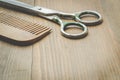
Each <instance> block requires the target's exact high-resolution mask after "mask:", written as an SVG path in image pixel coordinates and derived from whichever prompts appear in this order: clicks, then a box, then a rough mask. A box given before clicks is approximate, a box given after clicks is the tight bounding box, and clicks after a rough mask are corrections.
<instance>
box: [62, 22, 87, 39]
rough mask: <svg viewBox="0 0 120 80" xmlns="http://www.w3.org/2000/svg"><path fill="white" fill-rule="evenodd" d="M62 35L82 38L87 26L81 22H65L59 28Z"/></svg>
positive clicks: (85, 33)
mask: <svg viewBox="0 0 120 80" xmlns="http://www.w3.org/2000/svg"><path fill="white" fill-rule="evenodd" d="M61 32H62V35H63V36H65V37H68V38H74V39H77V38H83V37H85V36H86V35H87V33H88V32H87V27H86V26H85V25H84V24H82V23H67V24H65V25H64V26H63V27H62V28H61Z"/></svg>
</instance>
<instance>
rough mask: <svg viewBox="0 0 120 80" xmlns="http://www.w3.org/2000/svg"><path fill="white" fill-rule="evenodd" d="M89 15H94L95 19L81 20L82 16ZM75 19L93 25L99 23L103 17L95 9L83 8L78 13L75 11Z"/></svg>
mask: <svg viewBox="0 0 120 80" xmlns="http://www.w3.org/2000/svg"><path fill="white" fill-rule="evenodd" d="M85 15H87V16H85ZM89 15H92V16H94V17H96V18H97V19H96V20H93V21H87V20H82V17H88V16H89ZM75 20H76V21H79V22H81V23H83V24H85V25H86V26H94V25H98V24H101V23H102V22H103V19H102V16H101V15H100V13H98V12H96V11H92V10H85V11H82V12H80V13H76V14H75Z"/></svg>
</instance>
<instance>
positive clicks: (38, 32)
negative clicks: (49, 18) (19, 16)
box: [35, 28, 49, 35]
mask: <svg viewBox="0 0 120 80" xmlns="http://www.w3.org/2000/svg"><path fill="white" fill-rule="evenodd" d="M48 29H49V28H43V29H42V30H39V31H37V32H36V33H35V35H38V34H40V33H42V32H44V31H45V30H48Z"/></svg>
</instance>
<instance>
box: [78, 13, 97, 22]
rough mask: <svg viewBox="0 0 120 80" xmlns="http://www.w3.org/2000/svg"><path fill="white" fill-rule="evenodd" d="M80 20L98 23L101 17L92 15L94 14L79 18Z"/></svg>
mask: <svg viewBox="0 0 120 80" xmlns="http://www.w3.org/2000/svg"><path fill="white" fill-rule="evenodd" d="M79 18H80V19H81V20H84V21H89V22H90V21H96V20H97V19H98V18H99V17H98V16H95V15H92V14H84V15H81V16H79Z"/></svg>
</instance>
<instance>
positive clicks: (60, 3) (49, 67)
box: [0, 0, 120, 80]
mask: <svg viewBox="0 0 120 80" xmlns="http://www.w3.org/2000/svg"><path fill="white" fill-rule="evenodd" d="M21 1H23V2H26V3H29V4H31V5H38V6H43V7H47V8H51V9H55V10H60V11H64V12H77V11H82V10H86V9H91V10H96V11H98V12H100V13H101V14H102V16H103V18H104V22H103V24H101V25H99V26H95V27H89V35H88V36H87V37H86V38H84V39H78V40H71V39H67V38H64V37H63V36H61V34H60V27H59V25H57V24H54V23H52V22H50V21H47V20H45V19H42V18H39V17H33V16H30V15H27V14H23V13H20V12H16V11H12V10H7V9H5V8H0V10H1V11H8V12H9V13H12V14H15V15H16V16H19V17H21V18H24V19H27V20H31V19H32V20H33V22H39V23H40V24H43V25H46V26H49V27H51V28H52V29H53V31H52V33H51V34H50V35H48V36H47V37H45V38H44V39H42V40H40V41H39V42H37V43H36V44H33V45H31V46H26V47H20V46H15V45H12V44H8V43H6V42H4V41H0V80H120V22H119V20H120V14H119V12H120V1H119V0H52V1H50V0H35V1H34V0H21Z"/></svg>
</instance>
